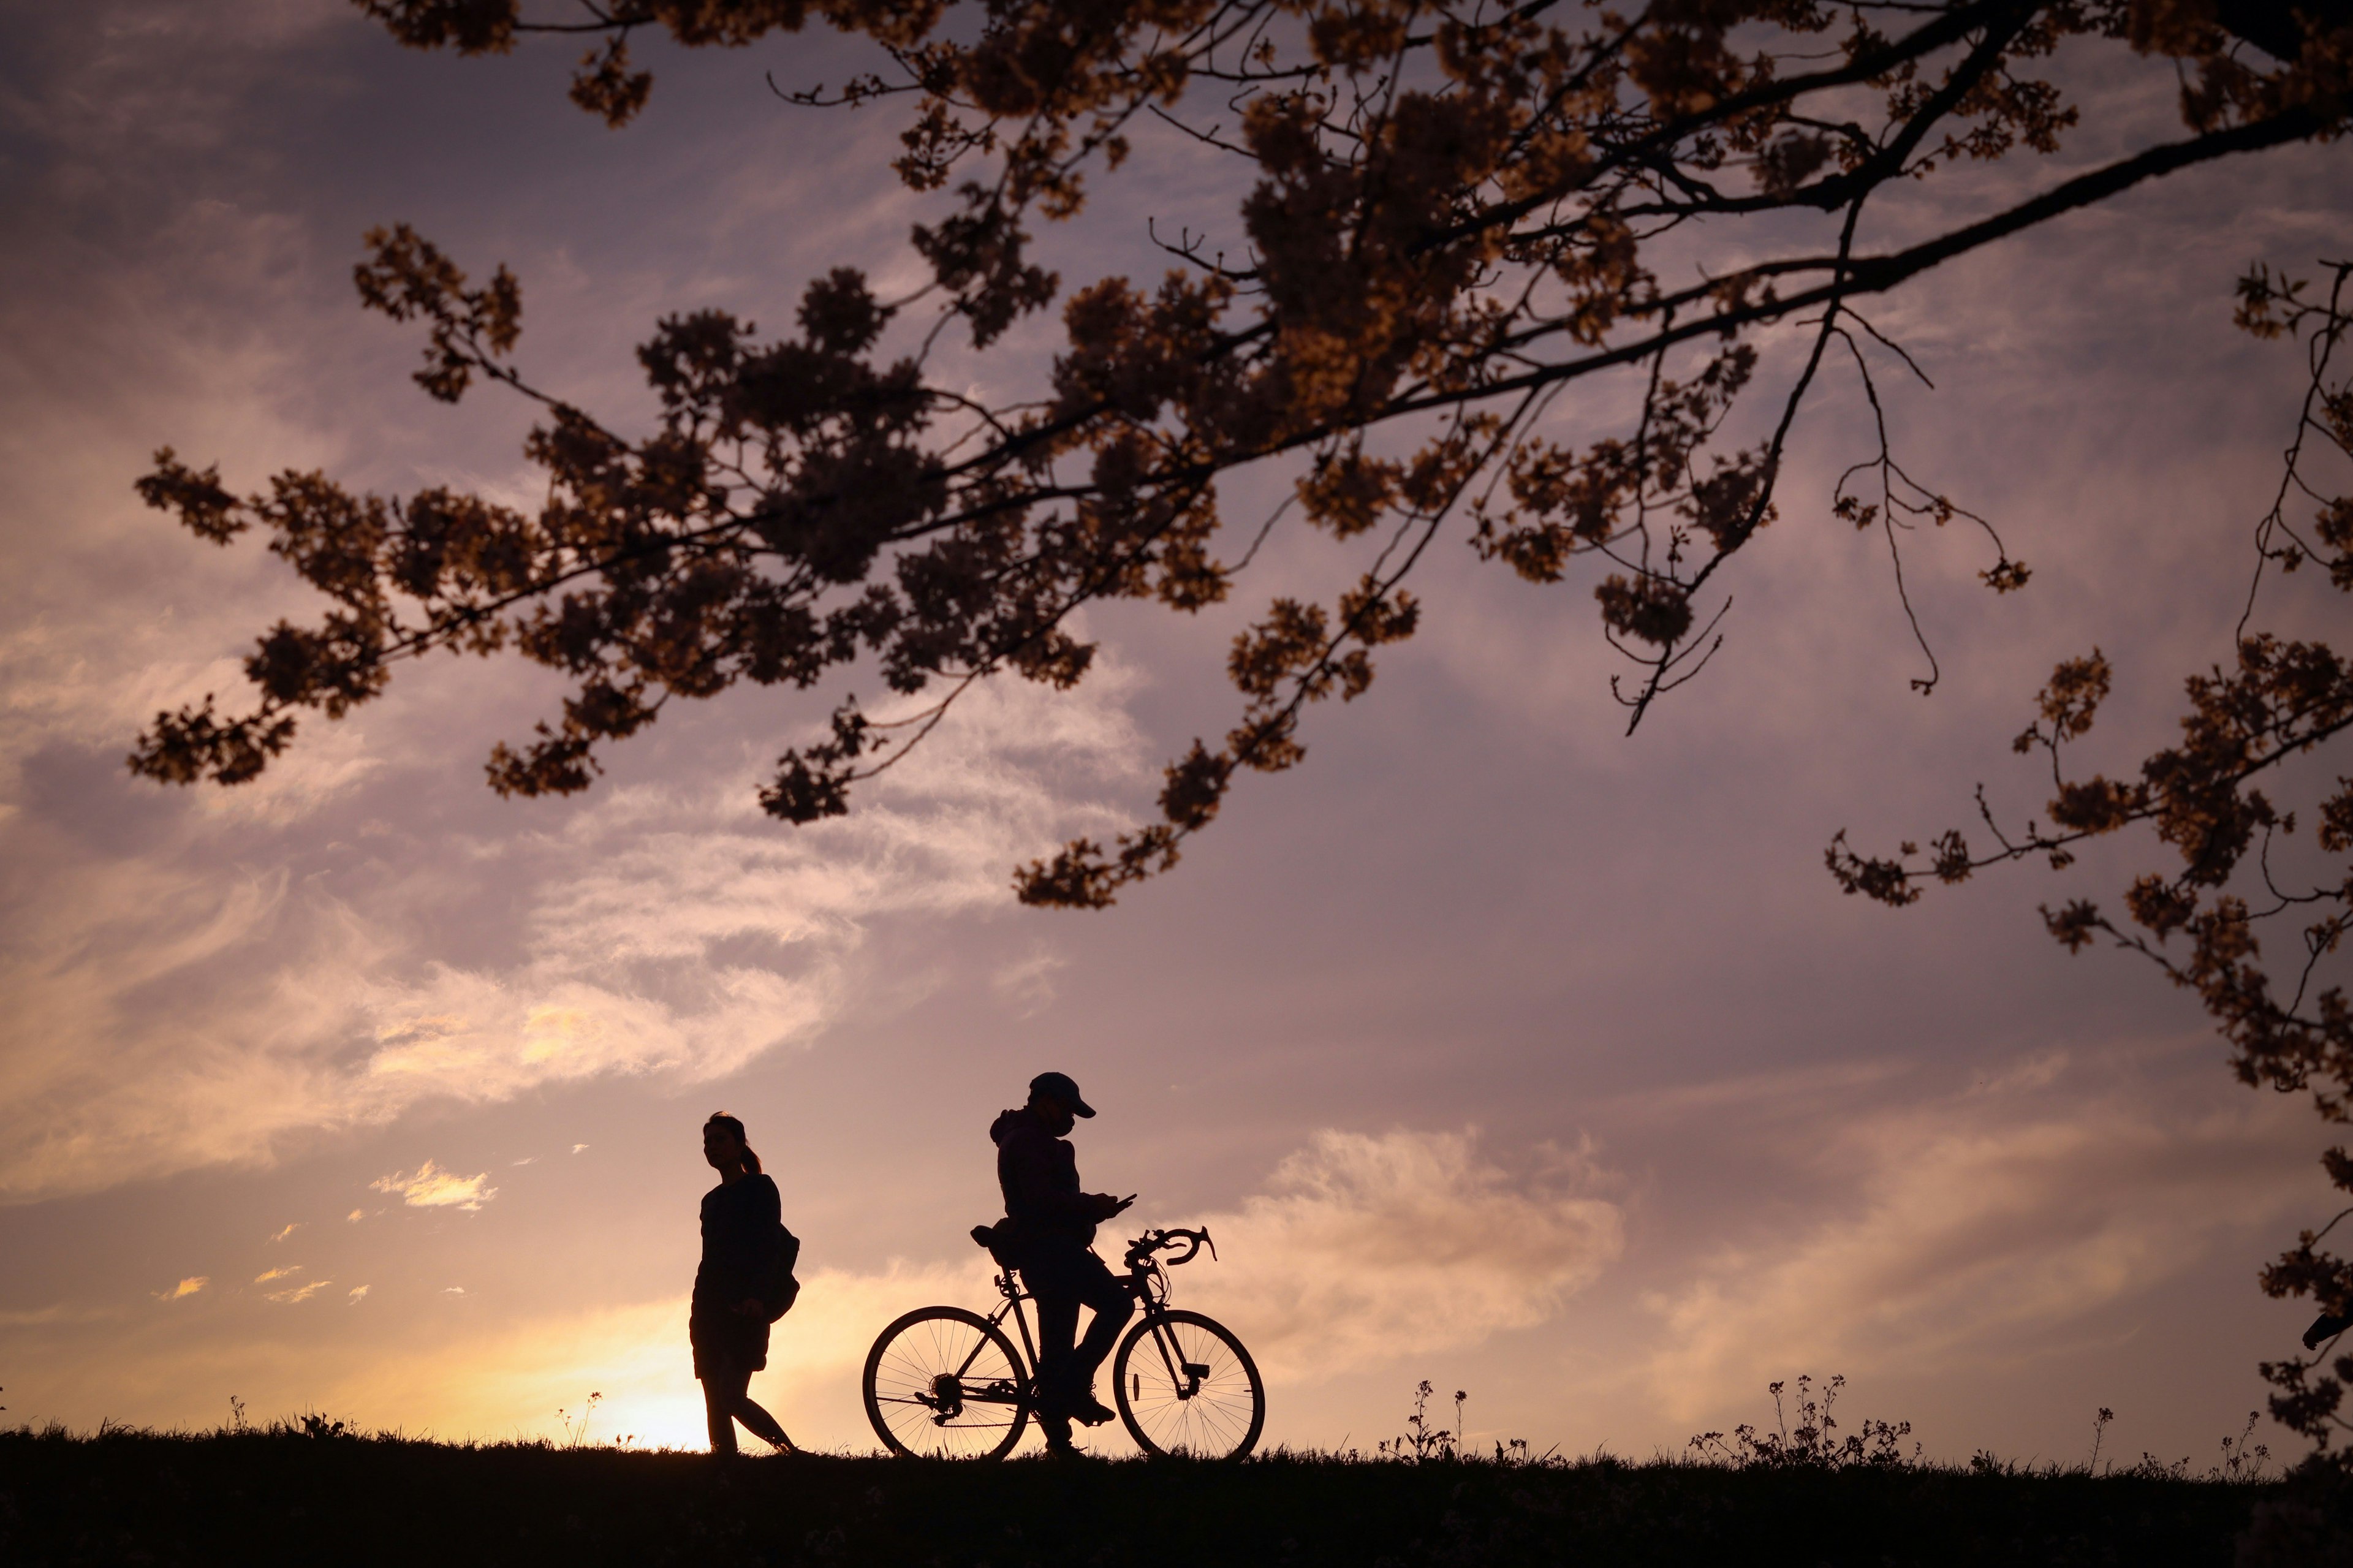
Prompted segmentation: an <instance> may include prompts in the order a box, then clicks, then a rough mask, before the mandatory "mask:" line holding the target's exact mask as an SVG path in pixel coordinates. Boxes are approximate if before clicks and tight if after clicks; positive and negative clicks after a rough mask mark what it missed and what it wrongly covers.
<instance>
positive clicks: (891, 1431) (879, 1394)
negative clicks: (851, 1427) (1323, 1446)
mask: <svg viewBox="0 0 2353 1568" xmlns="http://www.w3.org/2000/svg"><path fill="white" fill-rule="evenodd" d="M973 1239H974V1240H976V1241H977V1242H979V1243H980V1244H981V1245H982V1246H983V1247H988V1249H989V1255H990V1256H991V1257H992V1258H996V1259H997V1262H998V1264H1000V1265H1001V1266H1003V1268H1004V1272H1002V1273H1000V1274H998V1275H997V1278H996V1281H995V1283H996V1285H997V1292H998V1294H1000V1295H1001V1296H1003V1297H1004V1298H1005V1300H1003V1301H1002V1302H1001V1303H999V1304H998V1306H997V1309H996V1310H994V1311H992V1312H990V1313H989V1314H988V1315H987V1317H983V1316H982V1315H981V1314H979V1313H978V1312H974V1311H968V1310H965V1309H964V1308H962V1307H923V1308H918V1309H917V1310H914V1311H912V1312H909V1313H908V1314H906V1315H905V1316H904V1317H902V1318H901V1319H899V1320H898V1321H896V1322H893V1323H892V1325H891V1326H890V1327H889V1328H886V1329H884V1330H883V1331H882V1332H881V1336H880V1337H879V1338H877V1339H876V1340H875V1342H874V1348H873V1349H872V1350H871V1351H869V1352H867V1355H866V1373H865V1376H864V1379H863V1384H864V1388H865V1393H866V1418H867V1419H868V1420H869V1421H871V1422H872V1423H873V1426H874V1433H875V1436H879V1437H881V1439H882V1444H883V1447H887V1448H889V1449H890V1450H891V1451H892V1453H894V1454H902V1455H905V1456H907V1457H909V1458H956V1459H965V1458H975V1459H1001V1458H1004V1457H1005V1456H1006V1455H1008V1454H1009V1453H1011V1452H1012V1451H1013V1447H1014V1445H1016V1444H1018V1442H1020V1441H1021V1434H1022V1433H1023V1431H1024V1430H1026V1429H1027V1427H1028V1425H1029V1418H1030V1416H1031V1415H1034V1414H1036V1412H1037V1408H1038V1405H1037V1364H1038V1348H1037V1341H1036V1340H1034V1339H1033V1338H1031V1337H1030V1332H1029V1318H1028V1317H1027V1316H1026V1315H1025V1314H1024V1313H1023V1312H1022V1310H1021V1303H1022V1302H1024V1301H1027V1300H1032V1298H1031V1297H1030V1295H1029V1292H1028V1291H1026V1290H1024V1289H1021V1287H1020V1283H1019V1280H1018V1278H1017V1274H1016V1270H1015V1268H1014V1267H1013V1265H1012V1264H1011V1263H1010V1262H1008V1260H1007V1258H1005V1256H1004V1255H1003V1254H1002V1253H1000V1252H998V1251H997V1249H996V1247H994V1246H993V1245H992V1244H991V1242H990V1240H989V1239H988V1227H987V1226H976V1227H975V1229H974V1232H973ZM1180 1246H1181V1247H1183V1248H1184V1250H1183V1251H1182V1252H1181V1253H1179V1252H1177V1251H1176V1248H1177V1247H1180ZM1202 1247H1208V1249H1209V1256H1210V1257H1211V1258H1216V1257H1217V1256H1218V1247H1217V1244H1216V1243H1215V1242H1213V1241H1211V1240H1210V1239H1209V1233H1208V1231H1207V1230H1149V1231H1146V1232H1145V1234H1144V1235H1142V1236H1140V1237H1137V1238H1136V1239H1135V1240H1134V1241H1132V1242H1130V1243H1128V1246H1127V1255H1126V1265H1127V1273H1128V1289H1131V1290H1133V1291H1134V1293H1135V1296H1136V1299H1137V1300H1138V1301H1140V1302H1141V1303H1142V1304H1143V1308H1144V1313H1143V1316H1142V1318H1141V1319H1140V1320H1139V1321H1137V1322H1136V1323H1135V1324H1134V1326H1133V1327H1131V1328H1130V1329H1129V1330H1128V1331H1127V1332H1126V1333H1125V1334H1124V1335H1123V1336H1122V1337H1121V1339H1120V1342H1119V1348H1118V1349H1117V1350H1116V1351H1115V1352H1113V1356H1112V1398H1113V1404H1114V1405H1116V1406H1117V1408H1118V1411H1119V1418H1120V1422H1121V1424H1122V1425H1124V1426H1126V1428H1127V1434H1128V1436H1131V1437H1133V1438H1134V1439H1135V1444H1136V1447H1139V1448H1142V1449H1143V1450H1144V1451H1145V1453H1147V1454H1153V1455H1158V1456H1164V1457H1166V1456H1171V1455H1181V1456H1187V1457H1191V1458H1213V1459H1239V1458H1241V1457H1242V1456H1244V1455H1245V1454H1248V1453H1249V1452H1250V1449H1251V1448H1252V1447H1255V1446H1256V1445H1257V1443H1258V1439H1259V1434H1260V1432H1261V1431H1262V1430H1263V1429H1264V1427H1265V1426H1266V1384H1265V1383H1264V1382H1263V1381H1262V1380H1261V1378H1260V1377H1259V1373H1258V1363H1256V1362H1253V1361H1252V1360H1250V1352H1249V1351H1247V1350H1244V1349H1243V1348H1242V1342H1241V1341H1240V1340H1238V1339H1236V1338H1235V1337H1234V1334H1233V1331H1231V1330H1230V1329H1228V1328H1227V1327H1226V1326H1225V1325H1224V1324H1222V1323H1219V1322H1217V1321H1214V1320H1212V1319H1209V1318H1206V1317H1204V1316H1202V1315H1201V1314H1200V1313H1198V1312H1188V1311H1186V1310H1182V1309H1180V1308H1175V1307H1171V1306H1169V1305H1168V1270H1169V1269H1170V1268H1174V1267H1176V1265H1178V1264H1182V1263H1189V1262H1191V1261H1192V1260H1193V1258H1194V1256H1195V1255H1196V1254H1198V1252H1199V1251H1200V1250H1201V1248H1202ZM1164 1252H1166V1253H1169V1254H1171V1256H1169V1257H1167V1258H1165V1259H1164V1258H1161V1257H1160V1256H1159V1255H1160V1254H1161V1253H1164ZM1008 1318H1010V1319H1012V1321H1013V1325H1014V1327H1015V1329H1016V1330H1017V1331H1018V1332H1019V1333H1020V1336H1021V1345H1020V1348H1019V1349H1018V1350H1017V1349H1015V1348H1014V1344H1013V1341H1012V1340H1011V1339H1010V1338H1009V1337H1008V1335H1007V1334H1006V1332H1005V1330H1004V1327H1003V1325H1004V1323H1005V1321H1006V1320H1007V1319H1008ZM1146 1347H1149V1348H1148V1349H1147V1348H1146Z"/></svg>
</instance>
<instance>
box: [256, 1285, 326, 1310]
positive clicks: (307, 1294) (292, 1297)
mask: <svg viewBox="0 0 2353 1568" xmlns="http://www.w3.org/2000/svg"><path fill="white" fill-rule="evenodd" d="M333 1283H334V1281H333V1280H332V1279H313V1280H311V1282H310V1283H309V1284H308V1285H296V1286H292V1287H290V1289H284V1290H272V1291H270V1292H269V1294H267V1295H265V1296H263V1297H262V1300H265V1301H276V1302H279V1303H280V1304H282V1305H285V1306H292V1305H293V1304H294V1303H296V1302H298V1301H307V1300H310V1299H311V1297H313V1296H315V1295H317V1294H318V1293H319V1292H320V1291H322V1290H323V1289H326V1288H327V1287H328V1286H330V1285H332V1284H333Z"/></svg>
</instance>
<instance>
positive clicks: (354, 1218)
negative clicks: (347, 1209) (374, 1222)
mask: <svg viewBox="0 0 2353 1568" xmlns="http://www.w3.org/2000/svg"><path fill="white" fill-rule="evenodd" d="M365 1218H367V1210H365V1209H353V1211H352V1212H351V1213H349V1214H347V1215H344V1216H343V1223H344V1224H345V1225H357V1224H359V1222H360V1221H362V1220H364V1219H365Z"/></svg>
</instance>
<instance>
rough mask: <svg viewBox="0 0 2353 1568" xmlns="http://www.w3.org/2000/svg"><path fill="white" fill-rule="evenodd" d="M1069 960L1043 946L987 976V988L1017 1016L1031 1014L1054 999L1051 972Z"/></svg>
mask: <svg viewBox="0 0 2353 1568" xmlns="http://www.w3.org/2000/svg"><path fill="white" fill-rule="evenodd" d="M1070 962H1071V961H1070V960H1069V959H1067V958H1064V957H1062V956H1061V955H1060V953H1057V952H1052V951H1050V949H1047V948H1045V947H1039V948H1038V949H1037V950H1036V951H1034V952H1031V953H1030V954H1029V956H1028V957H1027V958H1023V959H1019V960H1017V961H1016V962H1014V963H1009V964H1007V965H1006V966H1005V967H1004V968H1002V969H1000V970H998V971H997V973H995V974H994V975H992V976H990V978H989V982H988V984H989V989H990V990H992V991H994V992H996V993H997V997H998V999H999V1000H1001V1001H1002V1002H1004V1003H1005V1005H1007V1006H1008V1007H1011V1008H1013V1009H1014V1016H1016V1017H1020V1018H1030V1017H1035V1016H1037V1015H1038V1014H1039V1013H1042V1012H1044V1011H1045V1010H1046V1009H1047V1008H1048V1007H1050V1006H1051V1005H1053V1003H1054V996H1055V991H1054V972H1055V971H1056V970H1058V969H1061V968H1064V967H1066V966H1067V965H1068V964H1069V963H1070Z"/></svg>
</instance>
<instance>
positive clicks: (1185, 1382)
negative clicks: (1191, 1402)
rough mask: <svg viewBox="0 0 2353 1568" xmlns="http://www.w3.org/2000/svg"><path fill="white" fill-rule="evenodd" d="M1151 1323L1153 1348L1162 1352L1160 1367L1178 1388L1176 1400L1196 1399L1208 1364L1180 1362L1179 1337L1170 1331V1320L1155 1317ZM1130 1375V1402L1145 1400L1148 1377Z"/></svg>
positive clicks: (1207, 1371) (1128, 1392) (1207, 1372)
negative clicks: (1145, 1379) (1177, 1346)
mask: <svg viewBox="0 0 2353 1568" xmlns="http://www.w3.org/2000/svg"><path fill="white" fill-rule="evenodd" d="M1150 1321H1151V1324H1152V1343H1153V1347H1154V1348H1155V1349H1156V1350H1157V1351H1159V1352H1160V1364H1161V1366H1162V1367H1164V1368H1166V1371H1167V1373H1168V1381H1169V1382H1170V1383H1171V1384H1175V1385H1176V1397H1177V1398H1179V1399H1190V1398H1192V1397H1193V1396H1194V1395H1195V1394H1198V1393H1200V1392H1201V1380H1202V1379H1203V1378H1206V1377H1208V1375H1209V1369H1208V1365H1207V1364H1206V1363H1201V1362H1197V1361H1178V1360H1177V1359H1176V1354H1177V1352H1176V1334H1175V1333H1174V1332H1173V1331H1171V1330H1170V1329H1169V1327H1168V1324H1167V1322H1166V1320H1164V1319H1162V1318H1160V1317H1158V1316H1156V1315H1155V1317H1153V1318H1152V1319H1151V1320H1150ZM1127 1376H1128V1391H1127V1396H1128V1397H1129V1398H1130V1399H1134V1400H1141V1399H1142V1398H1143V1397H1144V1374H1143V1373H1140V1372H1132V1373H1128V1374H1127Z"/></svg>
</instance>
